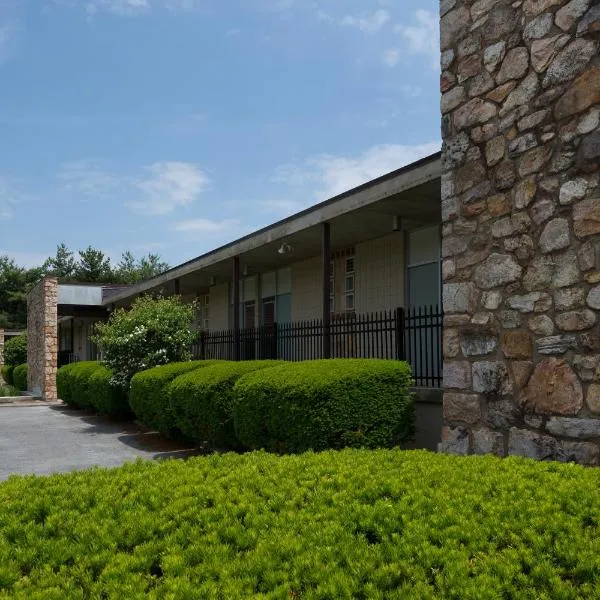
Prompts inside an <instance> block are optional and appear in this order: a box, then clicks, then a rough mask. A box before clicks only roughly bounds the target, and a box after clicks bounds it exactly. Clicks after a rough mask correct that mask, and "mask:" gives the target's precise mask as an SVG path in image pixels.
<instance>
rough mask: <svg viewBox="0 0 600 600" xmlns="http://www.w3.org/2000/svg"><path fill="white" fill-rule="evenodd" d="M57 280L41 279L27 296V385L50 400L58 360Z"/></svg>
mask: <svg viewBox="0 0 600 600" xmlns="http://www.w3.org/2000/svg"><path fill="white" fill-rule="evenodd" d="M57 303H58V280H57V279H55V278H53V277H46V278H45V279H42V280H41V281H40V282H39V283H38V284H37V285H36V286H35V287H34V288H33V289H32V290H31V291H30V292H29V294H28V296H27V364H28V373H27V387H28V389H29V390H30V391H31V392H33V393H34V394H35V395H39V396H41V397H42V398H44V399H45V400H48V401H53V400H56V398H57V393H56V369H57V362H58V316H57Z"/></svg>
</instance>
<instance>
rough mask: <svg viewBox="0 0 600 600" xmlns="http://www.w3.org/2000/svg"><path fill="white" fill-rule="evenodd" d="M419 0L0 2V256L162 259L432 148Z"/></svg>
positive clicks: (427, 44)
mask: <svg viewBox="0 0 600 600" xmlns="http://www.w3.org/2000/svg"><path fill="white" fill-rule="evenodd" d="M437 5H438V3H437V2H436V1H433V0H425V1H418V0H407V1H403V2H393V1H392V0H379V1H378V0H312V1H304V0H229V1H227V2H225V1H223V0H0V81H1V85H0V159H1V160H0V254H9V255H11V256H13V257H14V258H15V259H16V260H17V261H18V262H19V263H20V264H24V265H27V266H30V265H33V264H37V263H39V262H41V261H42V260H43V258H44V257H46V256H48V255H49V254H53V252H54V249H55V247H56V245H57V244H58V243H60V242H65V243H66V244H67V245H68V246H69V247H71V248H72V249H80V248H83V247H86V246H88V245H90V244H91V245H92V246H95V247H99V248H101V249H103V250H104V251H105V252H106V253H107V254H108V255H109V256H111V257H112V258H113V260H118V258H119V256H120V254H121V252H123V251H124V250H126V249H130V250H132V251H133V252H134V254H136V255H139V254H142V253H146V252H148V251H152V252H158V253H159V254H160V255H161V256H162V257H163V258H164V259H165V260H167V261H168V262H169V263H170V264H171V265H175V264H178V263H179V262H182V261H184V260H187V259H190V258H192V257H194V256H197V255H199V254H201V253H203V252H205V251H207V250H210V249H212V248H214V247H216V246H218V245H221V244H223V243H226V242H228V241H231V240H233V239H235V238H237V237H239V236H240V235H243V234H245V233H248V232H250V231H252V230H254V229H256V228H258V227H261V226H264V225H267V224H268V223H271V222H273V221H275V220H278V219H279V218H282V217H285V216H287V215H289V214H292V213H294V212H296V211H298V210H301V209H302V208H305V207H306V206H310V205H311V204H314V203H316V202H318V201H320V200H323V199H326V198H328V197H330V196H332V195H335V194H337V193H340V192H342V191H344V190H346V189H349V188H352V187H354V186H356V185H358V184H360V183H362V182H364V181H368V180H370V179H373V178H374V177H377V176H379V175H382V174H383V173H386V172H388V171H390V170H393V169H395V168H398V167H400V166H402V165H403V164H407V163H410V162H412V161H413V160H416V159H418V158H420V157H421V156H425V155H427V154H430V153H432V152H434V151H436V150H437V149H438V148H439V145H440V142H439V138H440V125H439V108H438V104H439V92H438V90H439V69H438V66H437V63H438V41H437V39H438V32H437V22H438V18H437Z"/></svg>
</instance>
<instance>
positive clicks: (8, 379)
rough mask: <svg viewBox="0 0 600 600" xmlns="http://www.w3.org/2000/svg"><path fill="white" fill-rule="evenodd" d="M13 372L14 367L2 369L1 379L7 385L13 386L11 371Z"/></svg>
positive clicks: (9, 366) (6, 366) (7, 366)
mask: <svg viewBox="0 0 600 600" xmlns="http://www.w3.org/2000/svg"><path fill="white" fill-rule="evenodd" d="M14 370H15V367H14V365H4V366H3V367H2V379H4V383H6V384H7V385H14V380H13V371H14Z"/></svg>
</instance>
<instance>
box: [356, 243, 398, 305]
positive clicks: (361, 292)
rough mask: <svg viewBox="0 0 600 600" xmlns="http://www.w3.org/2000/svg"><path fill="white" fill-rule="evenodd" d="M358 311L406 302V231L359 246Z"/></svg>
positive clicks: (357, 273)
mask: <svg viewBox="0 0 600 600" xmlns="http://www.w3.org/2000/svg"><path fill="white" fill-rule="evenodd" d="M355 269H356V300H355V301H356V312H357V314H363V313H366V312H372V311H378V310H388V309H393V308H397V307H398V306H403V305H404V272H405V262H404V235H403V234H402V232H397V233H393V234H391V235H388V236H386V237H382V238H377V239H375V240H370V241H368V242H364V243H362V244H357V245H356V247H355Z"/></svg>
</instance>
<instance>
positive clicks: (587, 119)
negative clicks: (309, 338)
mask: <svg viewBox="0 0 600 600" xmlns="http://www.w3.org/2000/svg"><path fill="white" fill-rule="evenodd" d="M599 44H600V2H598V1H597V0H596V1H592V0H571V1H570V2H567V1H565V0H522V1H521V0H519V1H517V2H508V1H505V0H477V1H476V2H472V1H468V0H442V2H441V49H442V57H441V62H442V76H441V89H442V100H441V107H442V132H443V141H444V144H443V152H442V169H443V172H442V219H443V250H442V254H443V265H442V272H443V278H444V310H445V314H446V317H445V323H444V328H445V332H444V342H443V352H444V388H445V390H444V419H445V427H444V431H443V441H442V444H441V446H440V449H441V450H443V451H447V452H454V453H458V454H470V453H473V454H479V453H495V454H498V455H501V456H505V455H521V456H530V457H534V458H538V459H554V460H565V461H566V460H574V461H577V462H580V463H584V464H600V180H599V179H600V173H599V165H600V127H599V125H600V53H599Z"/></svg>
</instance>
